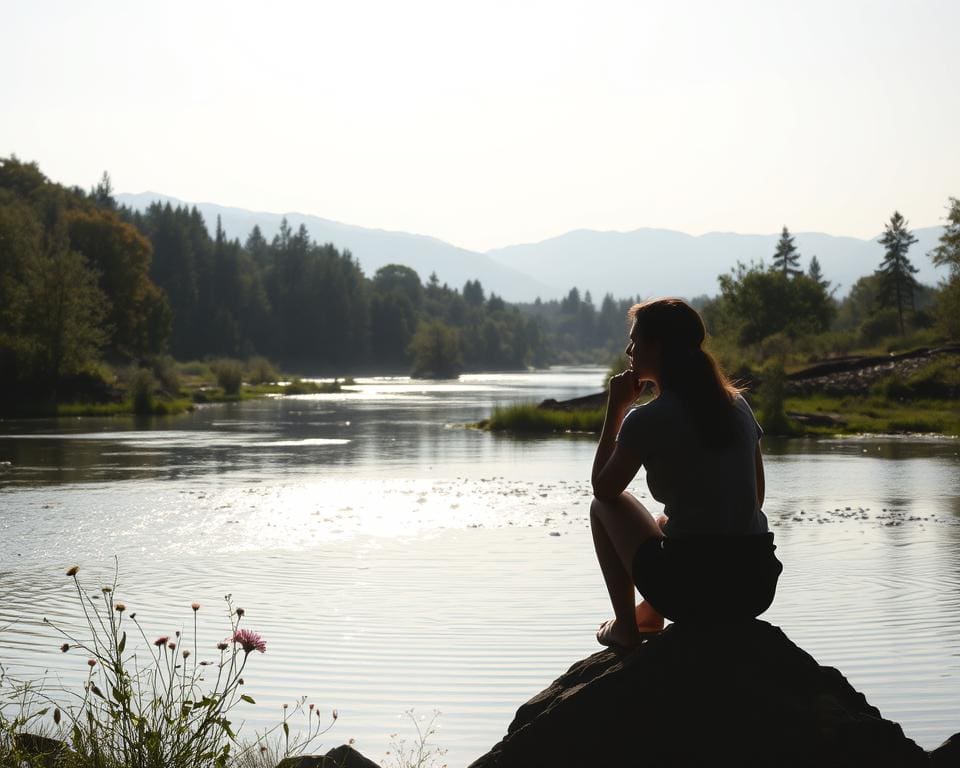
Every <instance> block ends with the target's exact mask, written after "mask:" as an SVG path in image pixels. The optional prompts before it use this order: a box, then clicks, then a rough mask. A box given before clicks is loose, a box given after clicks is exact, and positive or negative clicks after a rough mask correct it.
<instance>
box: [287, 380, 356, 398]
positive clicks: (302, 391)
mask: <svg viewBox="0 0 960 768" xmlns="http://www.w3.org/2000/svg"><path fill="white" fill-rule="evenodd" d="M340 391H342V388H341V386H340V382H338V381H332V382H316V381H304V380H303V379H294V380H293V381H291V382H290V383H289V384H287V385H286V386H285V387H284V388H283V394H285V395H329V394H335V393H337V392H340Z"/></svg>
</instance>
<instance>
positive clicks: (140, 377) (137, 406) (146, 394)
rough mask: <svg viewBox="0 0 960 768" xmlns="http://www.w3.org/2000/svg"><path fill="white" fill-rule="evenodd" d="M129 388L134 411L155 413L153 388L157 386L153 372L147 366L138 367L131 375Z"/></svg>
mask: <svg viewBox="0 0 960 768" xmlns="http://www.w3.org/2000/svg"><path fill="white" fill-rule="evenodd" d="M127 386H128V388H129V392H130V403H131V407H132V408H133V412H134V413H140V414H146V413H153V390H154V388H155V387H156V382H155V381H154V378H153V374H152V373H150V371H148V370H147V369H146V368H137V369H136V370H134V371H133V372H132V374H131V375H130V379H129V383H128V385H127Z"/></svg>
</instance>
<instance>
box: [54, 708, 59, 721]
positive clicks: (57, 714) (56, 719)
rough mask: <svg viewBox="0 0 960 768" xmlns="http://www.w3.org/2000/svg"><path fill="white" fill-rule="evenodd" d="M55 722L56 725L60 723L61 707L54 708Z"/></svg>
mask: <svg viewBox="0 0 960 768" xmlns="http://www.w3.org/2000/svg"><path fill="white" fill-rule="evenodd" d="M53 722H54V725H60V708H59V707H57V708H56V709H54V710H53Z"/></svg>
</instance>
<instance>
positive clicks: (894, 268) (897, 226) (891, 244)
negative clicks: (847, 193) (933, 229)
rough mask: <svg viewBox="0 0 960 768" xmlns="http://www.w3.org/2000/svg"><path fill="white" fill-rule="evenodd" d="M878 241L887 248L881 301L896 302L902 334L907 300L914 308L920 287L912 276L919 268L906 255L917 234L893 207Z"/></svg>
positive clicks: (880, 272) (883, 263) (881, 269)
mask: <svg viewBox="0 0 960 768" xmlns="http://www.w3.org/2000/svg"><path fill="white" fill-rule="evenodd" d="M879 242H880V244H881V245H882V246H883V247H884V248H886V251H887V252H886V255H885V256H884V257H883V261H882V262H881V264H880V269H878V270H877V275H878V276H879V278H880V295H879V298H880V299H881V300H882V301H887V302H895V303H896V307H897V317H898V318H899V320H900V335H901V336H902V335H903V334H904V328H903V310H904V308H905V306H907V305H908V304H909V306H910V308H911V309H914V304H913V295H914V292H915V291H916V289H917V280H916V278H915V277H914V276H913V275H914V273H915V272H917V268H916V267H915V266H913V264H911V263H910V259H908V258H907V251H909V250H910V246H911V245H913V244H914V243H915V242H917V238H915V237H914V236H913V233H912V232H910V230H908V229H907V220H906V219H904V218H903V216H902V215H901V214H900V212H899V211H894V212H893V216H891V217H890V222H889V223H888V224H885V225H884V232H883V237H881V238H880V240H879Z"/></svg>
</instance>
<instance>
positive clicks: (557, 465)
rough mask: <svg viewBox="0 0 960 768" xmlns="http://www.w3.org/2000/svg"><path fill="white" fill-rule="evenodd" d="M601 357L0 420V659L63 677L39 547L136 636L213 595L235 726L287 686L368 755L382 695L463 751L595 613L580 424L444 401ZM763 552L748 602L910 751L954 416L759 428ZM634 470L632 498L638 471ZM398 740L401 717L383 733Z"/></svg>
mask: <svg viewBox="0 0 960 768" xmlns="http://www.w3.org/2000/svg"><path fill="white" fill-rule="evenodd" d="M603 373H604V371H603V370H602V369H599V368H595V369H586V370H584V369H554V370H551V371H550V372H537V373H522V374H492V375H479V374H478V375H469V376H463V377H461V379H460V381H459V382H421V381H412V380H409V379H405V378H395V379H359V380H358V381H357V382H356V384H355V385H352V386H351V387H349V388H348V389H351V390H354V391H352V392H345V393H340V394H335V395H307V396H297V397H288V398H265V399H262V400H254V401H248V402H243V403H237V404H228V405H216V406H207V407H203V408H200V409H198V410H197V411H195V412H193V413H191V414H186V415H184V416H180V417H167V418H157V419H152V420H147V421H136V420H132V419H129V420H128V419H121V418H117V419H62V420H50V421H43V420H37V421H30V422H5V423H0V627H3V626H5V625H7V624H9V623H11V622H14V623H13V625H12V626H11V627H9V628H7V629H6V630H5V631H3V632H2V633H0V662H2V663H3V664H4V665H5V666H7V667H9V668H11V669H17V670H19V671H21V672H24V673H27V674H33V675H38V674H41V673H42V671H43V670H50V673H51V674H58V675H61V676H62V678H63V680H64V681H65V682H68V683H69V682H70V681H77V680H79V677H80V676H81V675H82V673H83V671H85V670H84V669H83V666H84V665H83V663H82V661H83V660H82V659H79V658H76V657H74V656H73V655H71V654H68V655H66V656H64V655H60V654H59V652H58V651H57V646H58V645H59V641H58V639H57V637H56V636H55V635H53V634H52V633H51V630H50V628H49V627H46V626H44V625H43V624H42V623H41V619H42V618H43V616H48V617H50V618H51V619H54V620H56V621H59V622H60V623H62V624H65V625H67V626H70V627H77V626H78V621H79V616H78V613H77V610H76V608H77V606H76V604H75V602H71V599H70V589H69V586H70V585H69V583H68V581H69V580H67V579H66V578H65V577H63V575H62V574H63V569H64V568H65V566H66V565H69V564H70V563H72V562H78V563H80V564H81V565H82V567H83V571H82V575H83V576H84V577H85V578H88V579H90V581H89V582H88V583H90V584H91V585H93V586H96V585H98V584H99V583H100V582H102V581H104V580H107V579H110V578H112V573H111V568H112V563H113V557H114V556H115V555H116V556H117V557H118V558H119V563H120V585H121V586H120V592H121V594H122V595H123V597H124V598H125V599H126V601H127V603H128V604H130V605H136V606H137V608H136V610H137V611H138V612H139V615H140V617H142V620H143V621H144V622H145V624H146V626H147V627H148V628H149V631H150V632H154V631H155V632H157V633H158V634H159V633H162V632H170V631H172V630H173V629H178V628H184V629H189V622H191V621H192V616H191V612H190V610H189V605H190V603H191V602H192V601H194V600H198V601H199V602H200V603H201V604H202V605H203V609H202V610H201V612H200V614H199V615H198V619H199V627H198V629H199V633H200V646H201V648H203V647H205V648H208V649H209V648H210V646H211V645H212V644H213V643H215V642H216V641H217V640H220V639H222V637H223V635H224V633H225V631H226V630H225V627H226V626H227V623H226V617H225V614H224V612H223V609H222V605H223V595H225V594H227V593H232V594H233V595H234V599H235V600H236V602H237V603H238V604H241V605H243V606H244V607H245V608H246V609H247V611H248V620H249V626H251V627H253V628H254V629H257V630H259V631H261V632H263V634H264V636H265V637H266V638H267V641H268V652H267V653H266V654H264V655H263V656H262V657H261V656H259V654H258V655H257V656H256V658H255V659H252V660H251V667H250V673H249V674H248V675H246V677H247V680H248V689H249V690H248V692H249V693H250V694H251V695H253V696H254V698H255V699H256V700H257V705H256V706H246V705H245V706H246V709H245V710H244V711H243V712H242V717H244V718H245V719H246V721H247V732H248V733H249V732H250V729H252V728H258V729H259V728H263V727H265V726H266V725H268V724H270V723H274V722H276V721H277V718H278V714H279V712H280V711H281V710H280V707H281V706H282V704H283V703H285V702H287V703H289V702H292V701H293V700H295V699H296V698H297V697H298V696H300V695H304V694H309V695H311V696H312V697H313V698H312V700H313V701H315V702H316V703H317V704H318V705H319V706H322V707H323V708H329V709H333V708H334V707H336V708H337V709H338V710H339V712H340V719H339V720H338V721H337V723H336V725H335V727H334V729H333V730H332V731H331V732H330V733H329V734H328V735H327V737H325V740H324V742H325V746H326V747H329V746H331V745H333V744H335V743H341V742H343V741H346V740H348V739H349V738H356V739H357V746H358V748H360V749H361V750H362V751H364V752H365V753H366V754H368V755H369V756H370V757H372V758H374V759H381V758H382V757H383V754H384V752H385V751H386V750H387V749H388V748H389V741H390V739H389V734H391V733H394V732H400V733H401V734H402V733H403V729H404V728H405V727H406V726H405V720H404V715H403V713H404V712H405V711H406V710H408V709H409V708H411V707H413V708H415V709H416V710H417V711H418V712H420V713H429V712H430V711H432V710H434V709H439V710H440V711H441V713H442V715H441V717H440V721H439V723H440V730H439V733H438V735H437V737H436V741H437V743H438V744H439V745H441V746H444V747H446V748H448V749H449V752H448V754H447V756H446V759H447V761H448V762H449V764H450V765H463V764H466V763H468V762H470V760H472V759H473V758H475V757H477V756H479V755H480V754H481V753H482V752H484V751H485V750H487V749H489V747H490V746H492V745H493V743H495V742H496V741H497V740H498V739H499V738H500V737H501V736H502V735H503V733H504V732H505V730H506V727H507V725H508V723H509V721H510V719H511V718H512V716H513V713H514V712H515V710H516V709H517V707H518V706H519V705H520V704H522V703H523V702H524V701H526V700H527V699H528V698H530V697H531V696H532V695H534V694H535V693H537V692H538V691H540V690H541V689H542V688H543V687H545V686H546V685H547V684H549V683H550V681H551V680H553V679H554V678H555V677H557V676H558V675H559V674H561V673H562V672H564V671H565V670H566V669H567V668H568V667H569V666H570V664H572V663H573V662H574V661H576V660H578V659H580V658H582V657H584V656H586V655H587V654H589V653H591V652H593V651H594V650H595V641H594V639H593V633H594V630H595V628H596V625H597V624H598V623H599V622H600V621H601V620H602V619H604V618H606V616H607V613H608V610H609V609H608V603H607V598H606V594H605V590H604V587H603V584H602V581H601V579H600V575H599V572H598V571H597V568H596V565H595V563H594V556H593V550H592V543H591V541H590V536H589V529H588V524H587V510H588V506H589V501H590V498H591V492H590V485H589V471H590V465H591V461H592V455H593V447H594V438H592V437H589V436H587V437H583V436H566V437H549V438H542V437H541V438H515V437H507V436H503V435H495V434H490V433H486V432H482V431H479V430H476V429H468V428H465V427H464V426H463V425H464V424H468V423H471V422H475V421H478V420H480V419H482V418H484V417H486V416H487V415H489V412H490V410H491V408H492V407H493V406H494V405H495V404H499V403H509V402H521V401H522V402H538V401H539V400H542V399H545V398H547V397H555V398H558V399H562V398H567V397H576V396H580V395H585V394H590V393H592V392H595V391H597V389H598V386H599V382H600V381H601V380H602V377H603ZM764 443H765V451H766V468H767V502H766V506H765V509H766V512H767V514H768V516H769V518H770V521H771V525H772V527H773V530H774V531H775V532H776V537H777V544H778V547H779V549H778V555H779V556H780V557H781V559H782V560H783V562H784V564H785V570H784V574H783V577H782V580H781V586H780V590H779V593H778V597H777V600H776V602H775V603H774V606H773V608H772V609H771V610H770V611H769V612H768V614H766V616H765V618H767V619H768V620H770V621H772V622H774V623H776V624H778V625H780V626H781V627H782V628H783V629H784V631H785V632H786V633H787V634H788V636H789V637H791V639H793V640H794V641H795V642H797V643H798V644H800V645H801V646H802V647H804V648H805V649H806V650H808V651H809V652H810V653H812V654H813V655H814V656H815V658H817V659H818V661H820V662H821V663H823V664H828V665H831V666H837V667H838V668H840V670H841V671H842V672H843V673H844V674H845V675H846V676H847V677H848V679H849V680H850V681H851V683H852V684H853V685H854V686H855V687H856V688H857V689H858V690H860V691H862V692H863V693H864V694H865V695H866V696H867V698H868V699H869V701H870V702H871V703H873V704H874V705H876V706H878V707H879V708H880V710H881V712H882V713H883V714H884V716H886V717H889V718H891V719H894V720H896V721H898V722H900V723H901V724H902V725H903V727H904V730H905V732H906V733H907V735H908V736H910V737H911V738H914V739H915V740H917V741H918V742H919V743H920V744H922V745H923V746H924V747H927V748H931V747H933V746H936V745H937V744H938V743H939V742H941V741H942V740H943V739H945V738H946V737H947V736H949V735H950V734H951V733H954V732H956V731H958V730H960V639H958V634H957V632H956V629H955V628H956V627H957V626H958V625H960V472H958V470H960V457H958V445H957V441H956V440H944V439H916V438H883V437H869V438H861V439H844V440H829V439H823V440H794V441H776V440H765V441H764ZM633 490H634V491H635V493H636V494H637V495H638V496H639V497H640V498H641V500H642V501H643V502H644V503H646V504H648V505H649V506H650V508H651V509H652V510H654V511H657V510H658V509H659V505H658V504H656V502H654V501H652V500H651V499H650V498H649V495H648V494H647V492H646V488H645V486H644V484H643V482H642V476H641V477H640V478H638V479H637V481H636V482H635V484H634V486H633ZM407 735H408V736H409V733H408V734H407Z"/></svg>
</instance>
